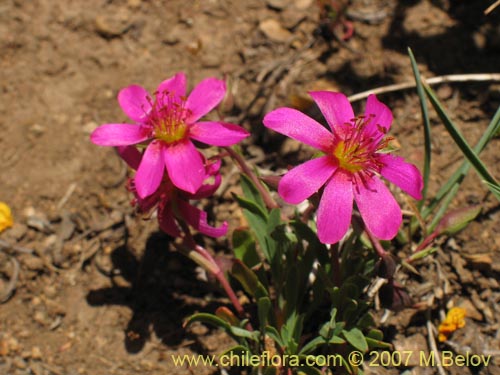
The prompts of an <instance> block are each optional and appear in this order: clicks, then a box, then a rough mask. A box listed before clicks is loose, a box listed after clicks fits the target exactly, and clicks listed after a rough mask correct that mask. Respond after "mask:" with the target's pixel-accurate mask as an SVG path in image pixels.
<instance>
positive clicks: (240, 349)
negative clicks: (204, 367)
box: [219, 345, 251, 358]
mask: <svg viewBox="0 0 500 375" xmlns="http://www.w3.org/2000/svg"><path fill="white" fill-rule="evenodd" d="M231 353H234V354H235V355H238V356H241V357H243V356H244V355H245V353H251V352H250V349H249V348H247V347H245V346H243V345H236V346H233V347H231V348H229V349H227V350H225V351H223V352H222V353H221V354H220V355H219V358H220V357H224V356H229V355H230V354H231Z"/></svg>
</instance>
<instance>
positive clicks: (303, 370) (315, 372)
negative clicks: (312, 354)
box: [299, 366, 323, 375]
mask: <svg viewBox="0 0 500 375" xmlns="http://www.w3.org/2000/svg"><path fill="white" fill-rule="evenodd" d="M302 374H304V375H322V374H323V373H322V372H321V371H320V370H319V369H317V368H316V367H307V366H300V370H299V375H302Z"/></svg>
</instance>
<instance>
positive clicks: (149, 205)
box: [118, 146, 228, 237]
mask: <svg viewBox="0 0 500 375" xmlns="http://www.w3.org/2000/svg"><path fill="white" fill-rule="evenodd" d="M118 152H119V154H120V156H121V157H122V158H123V160H125V162H127V164H128V165H129V166H130V167H131V168H132V169H137V168H138V167H139V165H140V164H141V159H142V155H141V153H140V152H139V151H138V150H137V149H136V148H135V147H134V146H121V147H118ZM204 164H205V167H204V178H203V181H207V180H213V182H212V183H205V184H203V185H201V187H200V188H199V189H198V190H197V191H196V193H194V194H191V193H187V192H185V191H183V190H180V189H178V188H176V187H175V186H174V185H173V184H172V182H171V181H170V179H169V178H168V176H166V175H164V176H163V179H162V180H161V182H160V184H159V186H158V188H157V189H156V191H155V192H154V193H153V194H151V195H149V196H147V197H145V198H141V197H139V195H138V194H137V186H136V184H137V179H136V178H132V179H129V182H128V189H129V190H130V191H131V192H132V193H134V194H135V196H136V197H135V199H134V200H133V201H132V204H133V205H134V206H136V207H137V210H138V211H139V212H140V213H143V214H148V213H150V212H152V211H153V210H156V212H157V216H158V223H159V225H160V229H161V230H163V231H164V232H165V233H167V234H168V235H170V236H172V237H178V236H180V235H181V233H182V230H183V228H182V227H180V226H179V225H178V223H179V222H181V221H182V222H184V223H186V224H188V225H190V226H191V227H193V228H194V229H196V230H198V231H199V232H200V233H203V234H205V235H207V236H210V237H220V236H223V235H225V234H226V233H227V228H228V224H227V222H224V223H223V224H222V225H221V226H220V227H213V226H211V225H209V224H208V222H207V213H206V212H205V211H202V210H200V209H199V208H197V207H195V206H193V205H192V204H191V203H190V201H191V200H199V199H202V198H207V197H209V196H211V195H212V194H213V193H214V192H215V191H216V190H217V188H218V187H219V185H220V183H221V176H220V174H219V169H220V165H221V162H220V160H218V161H212V162H208V163H204Z"/></svg>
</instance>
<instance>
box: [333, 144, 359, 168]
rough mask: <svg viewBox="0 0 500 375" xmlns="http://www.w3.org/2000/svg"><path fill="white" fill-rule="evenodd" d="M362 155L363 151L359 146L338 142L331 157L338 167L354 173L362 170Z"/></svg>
mask: <svg viewBox="0 0 500 375" xmlns="http://www.w3.org/2000/svg"><path fill="white" fill-rule="evenodd" d="M363 153H364V150H363V148H361V147H360V146H359V144H354V143H352V142H349V143H346V142H345V141H339V143H338V144H337V146H335V149H334V150H333V156H335V158H336V159H337V161H338V162H339V167H340V168H342V169H344V170H346V171H348V172H351V173H356V172H359V171H361V170H362V169H363V166H364V161H365V160H364V158H363V156H362V154H363Z"/></svg>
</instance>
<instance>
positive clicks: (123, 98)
mask: <svg viewBox="0 0 500 375" xmlns="http://www.w3.org/2000/svg"><path fill="white" fill-rule="evenodd" d="M148 97H149V94H148V92H147V91H146V90H145V89H144V88H143V87H141V86H138V85H131V86H128V87H125V88H124V89H123V90H121V91H120V93H119V94H118V103H120V107H121V108H122V110H123V112H125V114H126V115H127V116H128V117H130V118H131V119H132V120H134V121H137V122H141V121H142V120H143V119H144V118H145V117H146V116H147V113H148V112H149V111H150V110H151V103H150V102H149V101H148Z"/></svg>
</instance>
